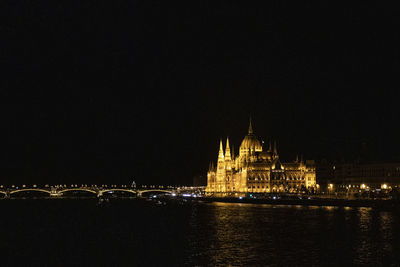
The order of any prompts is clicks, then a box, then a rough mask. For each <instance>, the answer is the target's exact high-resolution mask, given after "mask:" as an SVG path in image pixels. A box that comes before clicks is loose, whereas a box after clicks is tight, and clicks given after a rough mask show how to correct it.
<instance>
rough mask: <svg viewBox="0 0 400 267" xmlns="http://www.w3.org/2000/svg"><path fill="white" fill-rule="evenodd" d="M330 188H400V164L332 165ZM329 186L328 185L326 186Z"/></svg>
mask: <svg viewBox="0 0 400 267" xmlns="http://www.w3.org/2000/svg"><path fill="white" fill-rule="evenodd" d="M332 171H333V176H332V179H331V184H332V185H331V186H335V187H336V188H335V191H340V189H344V188H346V189H349V188H351V189H360V190H374V189H391V188H395V187H400V162H383V163H378V162H375V163H373V162H370V163H366V162H364V163H357V162H354V163H339V164H332ZM328 186H329V185H328Z"/></svg>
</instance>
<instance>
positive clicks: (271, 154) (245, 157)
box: [206, 121, 317, 195]
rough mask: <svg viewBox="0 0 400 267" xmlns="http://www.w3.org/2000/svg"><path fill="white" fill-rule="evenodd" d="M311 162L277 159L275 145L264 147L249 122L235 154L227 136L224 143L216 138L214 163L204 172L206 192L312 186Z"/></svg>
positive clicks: (252, 191)
mask: <svg viewBox="0 0 400 267" xmlns="http://www.w3.org/2000/svg"><path fill="white" fill-rule="evenodd" d="M316 187H317V184H316V175H315V162H314V161H311V160H310V161H305V162H304V161H303V160H299V159H298V158H297V159H296V160H295V161H293V162H288V163H281V162H280V160H279V155H278V151H277V147H276V143H274V146H273V148H272V146H271V143H270V144H269V147H268V148H267V149H266V148H264V147H263V145H262V144H261V143H260V141H259V140H258V139H257V137H256V136H255V135H254V132H253V128H252V125H251V121H250V125H249V130H248V133H247V135H246V136H245V137H244V139H243V141H242V143H241V145H240V149H239V155H238V156H235V155H233V154H232V153H231V150H230V147H229V139H227V141H226V147H225V152H224V147H223V144H222V141H220V147H219V153H218V160H217V164H216V166H215V165H214V164H213V163H210V167H209V170H208V172H207V188H206V192H207V194H208V195H213V194H216V195H232V194H238V193H241V194H243V193H270V192H288V193H295V192H300V191H304V190H305V189H309V190H310V189H316Z"/></svg>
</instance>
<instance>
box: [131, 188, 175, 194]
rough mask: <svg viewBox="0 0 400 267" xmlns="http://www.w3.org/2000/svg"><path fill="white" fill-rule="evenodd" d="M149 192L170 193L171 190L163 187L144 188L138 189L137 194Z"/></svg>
mask: <svg viewBox="0 0 400 267" xmlns="http://www.w3.org/2000/svg"><path fill="white" fill-rule="evenodd" d="M149 192H163V193H168V194H172V190H165V189H146V190H138V194H139V195H142V194H143V193H149Z"/></svg>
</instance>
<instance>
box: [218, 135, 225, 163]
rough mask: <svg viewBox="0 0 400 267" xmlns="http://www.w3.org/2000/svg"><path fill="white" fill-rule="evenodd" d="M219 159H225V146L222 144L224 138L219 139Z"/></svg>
mask: <svg viewBox="0 0 400 267" xmlns="http://www.w3.org/2000/svg"><path fill="white" fill-rule="evenodd" d="M219 160H224V147H223V146H222V140H220V141H219V153H218V161H219Z"/></svg>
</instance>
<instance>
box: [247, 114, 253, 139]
mask: <svg viewBox="0 0 400 267" xmlns="http://www.w3.org/2000/svg"><path fill="white" fill-rule="evenodd" d="M248 134H249V135H250V134H253V126H252V125H251V117H250V124H249V132H248Z"/></svg>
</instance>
